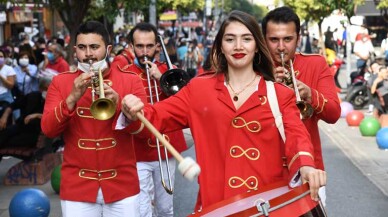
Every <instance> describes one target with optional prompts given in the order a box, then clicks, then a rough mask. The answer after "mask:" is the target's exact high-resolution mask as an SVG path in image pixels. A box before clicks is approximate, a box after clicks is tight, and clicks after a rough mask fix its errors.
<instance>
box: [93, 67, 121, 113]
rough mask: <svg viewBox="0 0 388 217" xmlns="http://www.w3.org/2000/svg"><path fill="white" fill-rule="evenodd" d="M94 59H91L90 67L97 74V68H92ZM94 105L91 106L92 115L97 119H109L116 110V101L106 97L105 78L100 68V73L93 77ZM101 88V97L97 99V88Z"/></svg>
mask: <svg viewBox="0 0 388 217" xmlns="http://www.w3.org/2000/svg"><path fill="white" fill-rule="evenodd" d="M92 62H93V61H92V60H89V64H90V69H91V71H93V73H94V74H95V69H92ZM91 83H92V101H93V103H92V105H91V107H90V112H91V113H92V116H93V117H94V118H95V119H97V120H102V121H104V120H108V119H110V118H111V117H112V116H113V115H114V114H115V112H116V105H115V103H114V102H113V101H112V100H111V99H108V98H105V92H104V79H103V77H102V72H101V69H100V68H99V69H98V75H97V76H96V74H95V75H94V76H93V77H92V82H91ZM97 88H99V98H98V99H97V100H95V95H96V89H97Z"/></svg>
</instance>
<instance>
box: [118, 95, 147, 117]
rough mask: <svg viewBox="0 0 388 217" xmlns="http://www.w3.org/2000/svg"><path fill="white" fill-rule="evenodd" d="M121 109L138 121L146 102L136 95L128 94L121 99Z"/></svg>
mask: <svg viewBox="0 0 388 217" xmlns="http://www.w3.org/2000/svg"><path fill="white" fill-rule="evenodd" d="M121 105H122V107H121V111H122V112H123V114H124V115H125V117H127V118H128V119H129V120H131V121H136V120H137V116H136V114H137V113H138V112H141V111H142V109H143V108H144V103H143V102H142V101H141V100H140V98H138V97H137V96H135V95H132V94H128V95H126V96H125V97H124V98H123V100H122V101H121Z"/></svg>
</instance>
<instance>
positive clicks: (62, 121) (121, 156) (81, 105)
mask: <svg viewBox="0 0 388 217" xmlns="http://www.w3.org/2000/svg"><path fill="white" fill-rule="evenodd" d="M111 49H112V45H111V42H110V38H109V33H108V31H107V30H106V28H105V27H104V25H103V24H101V23H99V22H96V21H88V22H86V23H83V24H81V25H80V26H79V28H78V31H77V32H76V35H75V46H74V51H75V53H76V56H77V59H78V67H77V70H76V71H73V72H65V73H62V74H60V75H57V76H55V77H54V78H53V81H52V83H51V85H50V86H49V88H48V91H47V96H46V102H45V107H44V112H43V117H42V131H43V132H44V134H45V135H46V136H48V137H57V136H59V135H61V134H62V135H63V138H64V141H65V149H64V154H63V163H62V169H61V186H60V199H61V207H62V216H64V217H76V216H80V217H83V216H90V217H101V216H109V217H110V216H139V207H138V200H139V192H140V188H139V180H138V176H137V171H136V158H135V153H134V152H135V151H134V144H133V142H132V141H133V135H132V134H135V133H136V131H139V129H141V127H142V125H140V124H139V125H137V126H134V128H133V130H130V131H132V134H128V133H124V132H115V131H113V129H112V127H113V126H112V125H113V120H114V119H115V117H116V116H117V115H118V114H119V113H120V112H119V111H120V108H121V98H122V97H123V96H124V95H127V94H129V93H133V94H135V95H137V96H139V97H140V98H141V99H142V100H143V101H144V102H145V101H146V94H145V92H144V87H143V85H142V82H141V80H140V79H139V78H138V77H137V76H136V75H133V74H128V73H120V72H119V71H116V70H115V69H110V68H109V67H108V65H107V56H108V55H109V52H110V51H111ZM97 74H98V75H97ZM135 125H136V124H135Z"/></svg>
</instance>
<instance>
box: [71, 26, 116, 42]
mask: <svg viewBox="0 0 388 217" xmlns="http://www.w3.org/2000/svg"><path fill="white" fill-rule="evenodd" d="M90 33H95V34H97V35H101V37H102V39H103V40H104V43H105V45H110V44H111V41H110V36H109V33H108V30H107V29H106V28H105V26H104V25H103V24H102V23H100V22H98V21H87V22H85V23H82V24H81V25H80V26H79V27H78V30H77V33H76V34H75V44H77V36H78V35H79V34H90Z"/></svg>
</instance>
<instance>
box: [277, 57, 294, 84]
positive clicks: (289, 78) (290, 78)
mask: <svg viewBox="0 0 388 217" xmlns="http://www.w3.org/2000/svg"><path fill="white" fill-rule="evenodd" d="M280 59H281V61H282V67H283V69H284V70H286V66H285V64H284V53H283V52H281V53H280ZM285 75H286V76H285V77H284V80H283V82H284V83H285V84H286V85H287V86H290V85H291V84H292V76H291V75H290V72H289V71H288V70H287V71H285Z"/></svg>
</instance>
